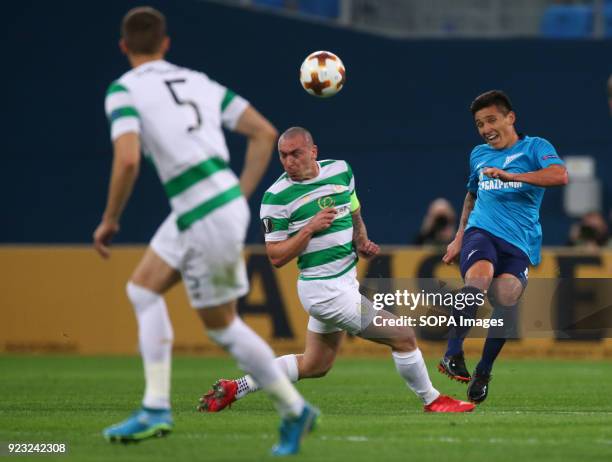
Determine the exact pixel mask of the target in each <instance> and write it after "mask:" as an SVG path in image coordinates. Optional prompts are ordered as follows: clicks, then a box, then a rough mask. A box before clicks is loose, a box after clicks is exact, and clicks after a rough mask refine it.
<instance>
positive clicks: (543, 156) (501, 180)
mask: <svg viewBox="0 0 612 462" xmlns="http://www.w3.org/2000/svg"><path fill="white" fill-rule="evenodd" d="M470 109H471V112H472V115H473V117H474V121H475V123H476V128H477V129H478V133H479V134H480V136H482V137H483V139H484V140H485V142H486V143H485V144H481V145H479V146H476V147H475V148H474V150H473V151H472V154H471V155H470V176H469V180H468V183H467V189H468V193H467V195H466V196H465V201H464V203H463V212H462V214H461V221H460V224H459V230H458V231H457V235H456V237H455V239H454V240H453V242H451V243H450V244H449V245H448V248H447V252H446V254H445V255H444V258H443V261H444V262H445V263H448V264H450V263H452V262H453V260H455V258H456V257H457V256H459V255H460V266H461V276H462V277H463V279H464V281H465V286H464V287H463V289H462V291H463V292H464V293H466V294H467V293H472V294H477V293H479V292H481V291H488V290H489V289H490V291H489V294H488V295H489V301H490V302H491V305H492V306H493V308H494V311H493V317H494V318H497V319H499V320H502V321H503V323H504V326H503V327H498V328H494V327H491V328H490V329H489V333H488V335H487V339H486V340H485V344H484V349H483V352H482V358H481V360H480V362H479V363H478V365H477V366H476V370H475V371H474V374H473V376H470V374H469V372H468V370H467V368H466V365H465V361H464V358H463V340H464V338H465V336H466V335H467V333H468V331H469V327H464V326H461V325H458V326H457V327H455V328H453V330H454V332H451V338H450V339H449V341H448V349H447V351H446V354H445V355H444V358H442V360H441V361H440V364H439V366H438V369H439V370H440V372H442V373H444V374H446V375H448V376H449V377H451V378H453V379H455V380H458V381H460V382H465V383H467V382H469V386H468V391H467V394H468V398H469V399H470V401H472V402H475V403H481V402H483V401H484V400H485V399H486V397H487V394H488V392H489V381H490V380H491V370H492V368H493V362H494V361H495V358H496V357H497V355H498V354H499V352H500V351H501V349H502V348H503V346H504V343H505V342H506V339H507V338H508V337H511V336H514V335H515V331H514V328H515V327H516V312H517V306H516V305H517V303H518V300H519V299H520V297H521V295H522V294H523V291H524V289H525V287H526V286H527V277H528V273H529V264H530V263H531V264H532V265H538V264H539V263H540V249H541V245H542V228H541V226H540V221H539V220H540V204H541V203H542V197H543V196H544V188H546V187H550V186H561V185H565V184H567V181H568V177H567V172H566V169H565V167H564V164H563V161H562V160H561V159H560V158H559V156H558V155H557V152H556V151H555V148H554V147H553V146H552V145H551V144H550V143H549V142H548V141H546V140H545V139H543V138H538V137H530V136H524V135H519V134H518V133H517V131H516V129H515V127H514V124H515V121H516V115H515V113H514V111H513V110H512V104H511V103H510V99H509V98H508V96H507V95H506V94H505V93H503V92H501V91H497V90H493V91H488V92H486V93H483V94H482V95H480V96H478V97H477V98H476V99H475V100H474V101H473V102H472V105H471V108H470ZM453 315H454V317H455V320H456V322H457V323H458V324H460V323H462V322H463V320H465V319H468V318H471V319H473V318H474V317H475V315H476V306H472V307H466V308H465V309H463V310H458V309H454V310H453Z"/></svg>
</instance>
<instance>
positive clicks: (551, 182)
mask: <svg viewBox="0 0 612 462" xmlns="http://www.w3.org/2000/svg"><path fill="white" fill-rule="evenodd" d="M482 173H483V174H484V175H486V176H488V177H490V178H499V179H500V180H502V181H520V182H522V183H528V184H532V185H534V186H541V187H544V188H547V187H550V186H565V185H566V184H567V183H568V182H569V177H568V175H567V169H566V168H565V167H564V166H563V165H559V164H555V165H550V166H548V167H545V168H543V169H540V170H536V171H535V172H526V173H509V172H506V171H505V170H501V169H499V168H492V167H490V168H485V169H484V170H483V172H482Z"/></svg>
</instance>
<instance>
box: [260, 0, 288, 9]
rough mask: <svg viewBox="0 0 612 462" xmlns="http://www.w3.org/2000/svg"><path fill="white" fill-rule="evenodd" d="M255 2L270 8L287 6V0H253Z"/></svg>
mask: <svg viewBox="0 0 612 462" xmlns="http://www.w3.org/2000/svg"><path fill="white" fill-rule="evenodd" d="M253 4H254V5H258V6H267V7H268V8H285V0H253Z"/></svg>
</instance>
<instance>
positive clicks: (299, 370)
mask: <svg viewBox="0 0 612 462" xmlns="http://www.w3.org/2000/svg"><path fill="white" fill-rule="evenodd" d="M278 151H279V154H280V161H281V164H282V165H283V168H284V170H285V173H284V174H283V175H282V176H281V177H280V178H279V179H278V180H277V181H276V182H275V183H274V184H273V185H272V186H271V187H270V188H268V190H267V191H266V193H265V194H264V197H263V202H262V204H261V220H262V225H263V228H264V232H265V239H266V251H267V253H268V257H269V258H270V261H271V262H272V264H273V265H274V266H276V267H277V268H280V267H281V266H284V265H286V264H287V263H289V262H290V261H292V260H293V259H294V258H296V257H297V259H298V260H297V264H298V267H299V269H300V276H299V279H298V286H297V288H298V295H299V297H300V301H301V302H302V305H303V306H304V308H305V309H306V311H307V312H308V314H309V315H310V319H309V321H308V330H307V333H306V348H305V351H304V353H303V354H298V355H294V354H290V355H285V356H281V357H279V358H278V359H277V360H276V361H277V362H278V364H279V366H280V367H281V368H282V369H283V370H284V372H285V374H287V376H288V377H289V379H290V380H291V381H292V382H296V381H298V380H300V379H305V378H315V377H322V376H324V375H325V374H326V373H327V372H328V371H329V370H330V369H331V367H332V365H333V363H334V360H335V359H336V355H337V353H338V349H339V348H340V344H341V342H342V339H343V338H344V337H345V331H346V332H350V333H351V334H354V335H358V336H360V337H362V338H364V339H366V340H371V341H373V342H376V343H382V344H385V345H388V346H390V347H391V351H392V356H393V361H394V362H395V366H396V369H397V371H398V373H399V374H400V376H401V377H402V379H403V380H404V381H405V382H406V385H407V386H408V387H409V388H410V389H411V390H412V391H413V392H414V393H415V394H416V395H417V396H418V397H419V398H420V399H421V401H422V402H423V404H424V409H425V411H426V412H469V411H472V410H473V409H474V405H473V404H471V403H466V402H463V401H458V400H456V399H454V398H451V397H449V396H444V395H441V394H440V392H438V390H436V389H435V388H434V387H433V385H432V384H431V380H430V379H429V375H428V373H427V368H426V366H425V362H424V360H423V356H422V354H421V351H420V350H419V348H418V347H417V343H416V338H415V335H414V331H413V330H412V329H411V328H409V327H390V326H388V325H387V326H381V325H380V324H381V323H382V321H381V319H384V320H389V319H395V318H396V316H395V315H393V314H391V313H389V312H387V311H376V310H375V309H374V308H373V307H372V303H371V302H370V300H368V299H367V298H365V297H363V296H362V295H361V294H360V293H359V282H358V281H357V271H356V268H355V264H356V263H357V254H359V255H361V256H362V257H364V258H370V257H373V256H375V255H376V254H378V252H379V250H380V249H379V247H378V245H376V244H375V243H373V242H372V241H370V240H369V239H368V234H367V231H366V227H365V224H364V222H363V219H362V217H361V207H360V205H359V201H358V199H357V194H356V192H355V179H354V177H353V172H352V170H351V167H350V166H349V164H348V163H347V162H345V161H342V160H322V161H317V154H318V149H317V146H316V145H315V144H314V142H313V139H312V136H311V134H310V133H309V132H308V131H307V130H306V129H304V128H301V127H293V128H290V129H288V130H287V131H286V132H285V133H283V134H282V135H281V137H280V139H279V141H278ZM374 316H377V317H378V318H379V320H378V321H377V322H374ZM377 324H378V325H377ZM258 389H259V382H258V381H257V378H256V377H252V376H249V375H247V376H245V377H242V378H239V379H237V380H219V381H218V382H217V383H216V384H215V385H213V389H212V390H211V391H209V392H208V393H207V394H206V395H204V397H202V399H201V400H200V401H201V405H200V409H201V410H202V411H208V412H217V411H220V410H222V409H224V408H225V407H227V406H228V405H229V404H231V403H232V402H234V401H235V400H236V399H240V398H242V397H244V396H246V395H247V394H249V393H251V392H253V391H256V390H258Z"/></svg>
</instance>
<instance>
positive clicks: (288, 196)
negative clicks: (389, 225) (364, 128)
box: [260, 160, 357, 280]
mask: <svg viewBox="0 0 612 462" xmlns="http://www.w3.org/2000/svg"><path fill="white" fill-rule="evenodd" d="M317 163H318V164H319V167H320V170H319V175H317V176H316V177H315V178H312V179H310V180H306V181H300V182H296V181H292V180H291V179H290V178H289V177H288V175H287V174H286V173H285V174H283V175H282V176H281V177H280V178H279V179H278V180H277V181H276V182H275V183H274V184H273V185H272V186H271V187H270V188H269V189H268V190H267V191H266V193H265V194H264V196H263V200H262V203H261V210H260V217H261V222H262V225H263V228H264V232H265V239H266V242H277V241H284V240H286V239H288V238H290V237H291V236H293V235H294V234H296V233H297V232H298V231H299V230H300V229H302V227H303V226H304V225H306V223H308V222H309V221H310V220H311V219H312V218H313V217H314V216H315V215H316V214H317V213H318V212H319V211H320V210H321V209H324V208H327V207H335V208H336V210H337V211H338V214H337V215H336V218H335V219H334V221H333V223H332V225H331V226H330V227H329V228H328V229H326V230H324V231H321V232H318V233H315V234H314V235H313V237H312V238H311V239H310V242H309V243H308V246H307V247H306V248H305V249H304V251H303V252H302V253H301V254H300V255H299V256H298V268H299V269H300V279H303V280H309V279H330V278H334V277H338V276H341V275H342V274H344V273H346V272H347V271H348V270H350V269H351V268H352V267H353V266H355V264H356V263H357V253H356V252H355V247H354V245H353V218H352V216H351V212H352V211H354V210H351V209H352V207H351V195H353V193H354V191H355V179H354V178H353V171H352V170H351V167H350V165H349V164H348V163H347V162H345V161H343V160H323V161H319V162H317Z"/></svg>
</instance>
